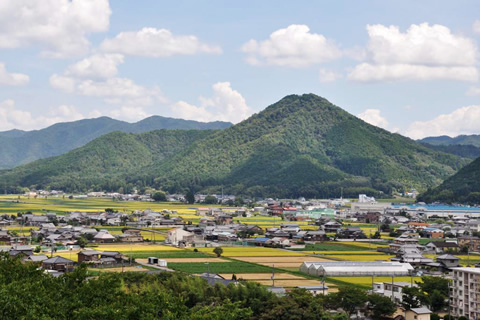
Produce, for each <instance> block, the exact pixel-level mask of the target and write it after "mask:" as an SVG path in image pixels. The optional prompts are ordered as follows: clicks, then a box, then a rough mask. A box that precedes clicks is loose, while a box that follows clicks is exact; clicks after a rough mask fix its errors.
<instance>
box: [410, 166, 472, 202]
mask: <svg viewBox="0 0 480 320" xmlns="http://www.w3.org/2000/svg"><path fill="white" fill-rule="evenodd" d="M418 200H419V201H424V202H429V203H430V202H447V203H452V202H458V203H471V204H478V203H480V158H477V159H475V160H474V161H473V162H471V163H470V164H468V165H467V166H465V167H463V168H462V169H461V170H460V171H458V172H457V173H456V174H454V175H453V176H451V177H449V178H448V179H446V180H445V181H444V182H443V183H442V184H441V185H439V186H438V187H436V188H433V189H430V190H428V191H427V192H425V193H423V194H421V195H420V196H419V199H418Z"/></svg>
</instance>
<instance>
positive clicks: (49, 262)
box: [42, 256, 75, 272]
mask: <svg viewBox="0 0 480 320" xmlns="http://www.w3.org/2000/svg"><path fill="white" fill-rule="evenodd" d="M74 264H75V261H72V260H70V259H67V258H63V257H60V256H57V257H53V258H50V259H46V260H43V261H42V268H43V269H45V270H55V271H59V272H70V271H73V269H74Z"/></svg>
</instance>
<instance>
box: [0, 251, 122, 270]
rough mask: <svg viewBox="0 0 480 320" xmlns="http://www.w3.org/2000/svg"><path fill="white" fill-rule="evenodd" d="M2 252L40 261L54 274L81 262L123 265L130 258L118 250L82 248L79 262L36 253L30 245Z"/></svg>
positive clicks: (30, 260) (45, 268) (34, 261)
mask: <svg viewBox="0 0 480 320" xmlns="http://www.w3.org/2000/svg"><path fill="white" fill-rule="evenodd" d="M0 252H4V253H8V255H10V256H11V257H18V258H20V259H22V261H23V262H24V263H28V262H33V263H39V264H40V265H41V268H42V269H44V270H45V272H48V273H51V274H52V275H54V276H58V275H60V274H62V273H65V272H71V271H73V269H74V268H75V266H76V265H77V264H80V263H88V264H89V265H90V266H92V267H95V266H103V267H114V266H123V265H124V264H126V263H127V262H128V258H127V257H125V256H124V255H122V254H121V253H120V252H117V251H103V252H100V251H96V250H82V251H79V252H78V253H77V255H78V258H77V260H78V262H76V261H74V260H72V259H68V258H65V257H62V256H59V255H58V256H53V253H52V255H50V257H48V256H47V255H45V254H34V248H33V247H32V246H28V245H13V246H12V247H11V248H8V249H0ZM70 258H71V257H70Z"/></svg>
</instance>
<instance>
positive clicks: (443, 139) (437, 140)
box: [418, 134, 480, 148]
mask: <svg viewBox="0 0 480 320" xmlns="http://www.w3.org/2000/svg"><path fill="white" fill-rule="evenodd" d="M418 142H422V143H428V144H431V145H435V146H440V145H444V146H448V145H472V146H475V147H477V148H480V135H478V134H472V135H459V136H456V137H453V138H452V137H449V136H438V137H426V138H423V139H420V140H418Z"/></svg>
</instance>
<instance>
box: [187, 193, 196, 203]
mask: <svg viewBox="0 0 480 320" xmlns="http://www.w3.org/2000/svg"><path fill="white" fill-rule="evenodd" d="M185 201H187V203H188V204H193V203H195V195H194V194H193V192H192V191H191V190H188V192H187V194H186V195H185Z"/></svg>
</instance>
